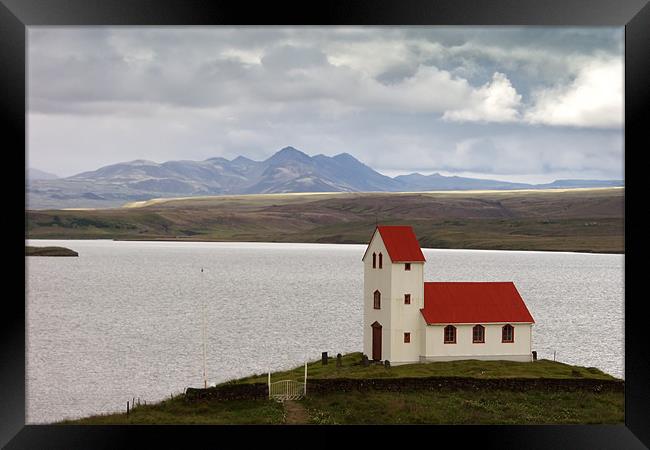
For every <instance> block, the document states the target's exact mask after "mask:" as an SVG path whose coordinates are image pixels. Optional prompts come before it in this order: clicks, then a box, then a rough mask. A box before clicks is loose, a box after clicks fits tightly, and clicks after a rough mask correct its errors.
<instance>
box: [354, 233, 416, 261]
mask: <svg viewBox="0 0 650 450" xmlns="http://www.w3.org/2000/svg"><path fill="white" fill-rule="evenodd" d="M377 235H379V236H381V240H382V242H383V244H384V246H385V248H386V250H387V252H388V256H389V257H390V260H391V261H392V262H394V263H397V262H425V261H426V260H425V258H424V254H422V250H421V249H420V244H419V243H418V240H417V238H416V237H415V233H414V232H413V228H411V227H409V226H399V225H378V226H377V227H376V228H375V231H374V233H373V235H372V238H371V239H370V242H369V243H368V247H367V248H366V253H365V254H364V255H363V258H362V260H365V258H366V257H367V256H368V249H369V248H370V245H371V244H372V242H373V240H374V239H375V238H376V236H377Z"/></svg>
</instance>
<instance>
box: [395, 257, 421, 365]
mask: <svg viewBox="0 0 650 450" xmlns="http://www.w3.org/2000/svg"><path fill="white" fill-rule="evenodd" d="M391 274H392V281H391V312H392V319H391V341H392V342H391V353H390V358H389V359H390V362H391V364H399V363H405V362H417V361H419V360H420V354H421V353H420V351H421V341H422V339H423V338H424V329H423V328H422V323H421V322H422V321H421V319H420V317H422V313H421V312H420V309H421V308H424V263H422V262H420V263H414V262H412V263H411V270H408V271H407V270H404V263H394V264H391ZM404 294H411V304H410V305H405V304H404ZM405 332H410V333H411V342H410V343H408V344H406V343H404V333H405Z"/></svg>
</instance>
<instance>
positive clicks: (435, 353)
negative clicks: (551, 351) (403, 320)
mask: <svg viewBox="0 0 650 450" xmlns="http://www.w3.org/2000/svg"><path fill="white" fill-rule="evenodd" d="M453 325H454V326H455V327H456V343H455V344H445V343H444V328H445V326H446V325H427V326H426V343H425V347H426V353H425V354H424V355H423V357H422V358H421V360H427V361H449V360H456V359H504V360H513V361H531V360H532V355H531V348H532V342H531V337H532V326H531V324H520V323H511V325H512V326H513V327H514V338H515V339H514V342H512V343H503V342H501V328H502V327H503V325H505V323H498V324H484V323H483V324H480V325H483V326H484V327H485V343H483V344H475V343H473V342H472V328H473V327H474V325H476V324H468V325H459V324H453Z"/></svg>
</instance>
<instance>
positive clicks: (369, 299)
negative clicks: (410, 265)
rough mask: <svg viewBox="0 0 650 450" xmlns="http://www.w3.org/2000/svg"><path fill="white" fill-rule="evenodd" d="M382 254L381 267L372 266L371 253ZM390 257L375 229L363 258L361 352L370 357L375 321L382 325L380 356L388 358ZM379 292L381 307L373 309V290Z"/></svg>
mask: <svg viewBox="0 0 650 450" xmlns="http://www.w3.org/2000/svg"><path fill="white" fill-rule="evenodd" d="M373 252H375V253H377V255H379V253H380V252H381V253H382V254H383V268H382V269H380V268H379V256H377V268H376V269H373V268H372V253H373ZM390 270H391V269H390V257H389V256H388V251H387V250H386V246H385V245H384V242H383V240H382V239H381V235H380V234H379V232H377V231H375V234H374V236H373V237H372V240H371V241H370V244H369V248H368V250H367V251H366V254H365V257H364V259H363V353H365V354H366V355H367V356H368V358H369V359H372V327H371V325H372V324H373V323H374V322H375V321H377V322H379V323H380V324H381V326H382V343H381V358H382V360H383V359H389V355H390V341H391V339H390V325H391V323H390V307H391V301H390V295H391V288H390V285H391V283H390V282H391V279H390V278H391V277H390ZM376 289H379V292H381V309H378V310H377V309H374V307H373V305H374V292H375V290H376Z"/></svg>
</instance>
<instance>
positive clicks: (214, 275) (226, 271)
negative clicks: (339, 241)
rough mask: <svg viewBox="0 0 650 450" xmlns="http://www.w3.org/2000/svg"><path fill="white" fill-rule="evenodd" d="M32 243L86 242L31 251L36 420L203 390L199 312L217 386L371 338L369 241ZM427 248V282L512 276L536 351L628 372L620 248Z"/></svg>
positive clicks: (30, 385) (32, 412)
mask: <svg viewBox="0 0 650 450" xmlns="http://www.w3.org/2000/svg"><path fill="white" fill-rule="evenodd" d="M28 244H29V245H39V246H40V245H56V246H63V247H68V248H71V249H73V250H75V251H78V252H79V257H77V258H57V257H28V258H26V261H27V262H26V270H27V277H26V279H27V285H26V316H27V317H26V323H27V343H26V352H27V354H26V359H27V371H26V372H27V380H26V382H27V397H26V409H27V411H26V415H27V423H30V424H35V423H49V422H54V421H58V420H62V419H64V418H78V417H83V416H87V415H91V414H100V413H106V412H114V411H125V410H126V402H127V400H128V401H130V400H131V399H132V398H133V397H135V398H138V397H139V398H140V400H141V401H145V400H146V401H147V402H156V401H159V400H162V399H164V398H166V397H169V396H170V395H171V394H178V393H181V392H183V391H184V390H185V388H186V387H190V386H191V387H202V386H203V332H202V330H203V319H204V317H205V320H206V324H207V327H206V330H207V331H206V359H207V378H208V383H209V384H214V383H220V382H223V381H226V380H228V379H232V378H238V377H243V376H247V375H252V374H259V373H266V372H267V371H268V370H269V369H270V370H279V369H287V368H290V367H293V366H296V365H299V364H302V363H303V362H304V360H305V358H307V359H309V360H316V359H319V358H320V355H321V352H323V351H327V352H329V354H330V355H333V356H335V355H336V354H337V353H348V352H353V351H361V350H362V347H363V335H362V327H363V305H362V303H363V266H362V263H361V258H362V256H363V252H364V250H365V245H336V244H279V243H278V244H276V243H221V242H219V243H216V242H116V241H110V240H89V241H67V240H38V241H37V240H29V241H28ZM423 252H424V255H425V257H426V259H427V263H426V264H425V281H514V283H515V285H516V286H517V289H518V290H519V292H520V294H521V295H522V297H523V298H524V300H525V301H526V304H527V306H528V309H529V310H530V312H531V314H532V315H533V317H534V318H535V321H536V324H535V325H534V326H533V346H532V348H533V350H536V351H537V353H538V358H547V359H553V354H554V352H555V354H556V359H557V360H558V361H562V362H566V363H569V364H577V365H583V366H588V367H589V366H594V367H598V368H599V369H601V370H603V371H605V372H607V373H610V374H612V375H614V376H616V377H620V378H623V373H624V358H623V355H624V332H623V331H624V319H623V317H624V278H623V276H624V273H623V268H624V255H605V254H582V253H555V252H519V251H489V250H436V249H423ZM201 268H203V269H204V271H203V272H201ZM204 310H205V315H203V311H204Z"/></svg>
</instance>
